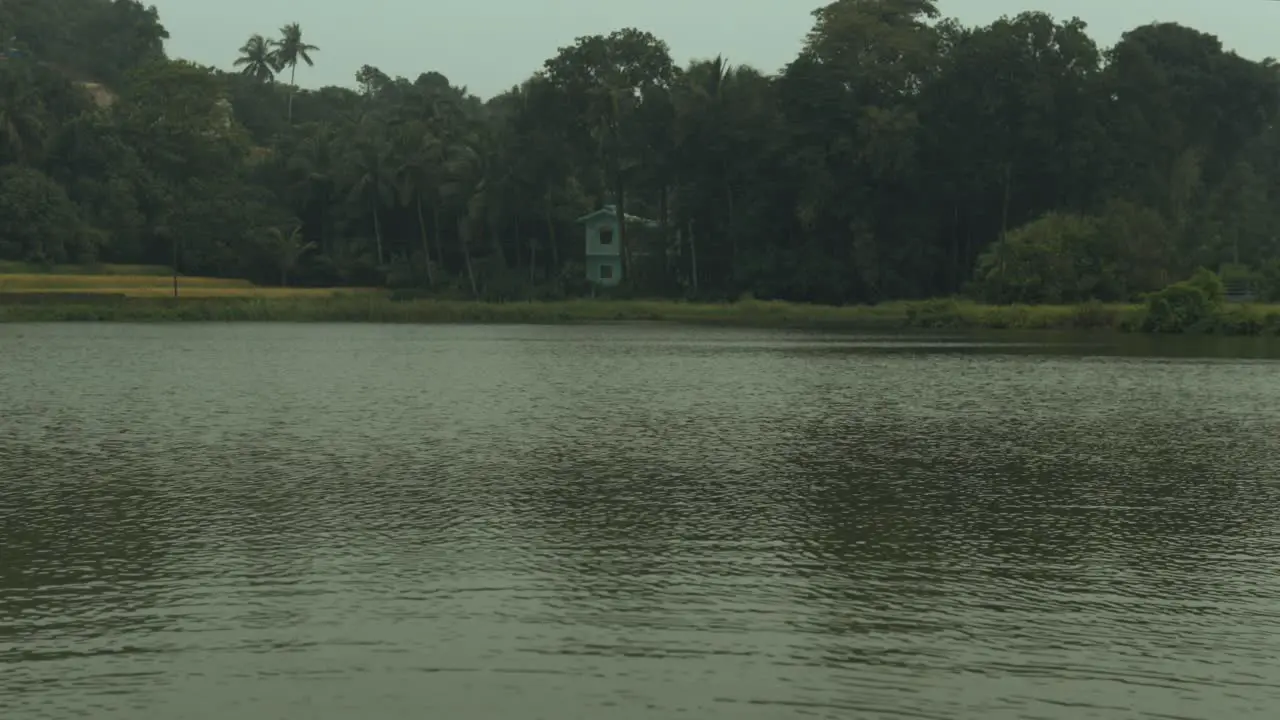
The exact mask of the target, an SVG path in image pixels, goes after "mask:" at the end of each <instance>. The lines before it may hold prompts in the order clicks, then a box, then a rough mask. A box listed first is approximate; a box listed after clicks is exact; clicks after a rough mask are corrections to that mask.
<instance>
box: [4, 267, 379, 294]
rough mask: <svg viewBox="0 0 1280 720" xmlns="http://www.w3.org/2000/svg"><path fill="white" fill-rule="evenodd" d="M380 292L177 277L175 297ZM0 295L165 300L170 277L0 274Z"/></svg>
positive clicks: (169, 291) (170, 280) (367, 289)
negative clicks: (152, 298)
mask: <svg viewBox="0 0 1280 720" xmlns="http://www.w3.org/2000/svg"><path fill="white" fill-rule="evenodd" d="M375 292H381V291H379V290H377V289H375V288H342V289H333V288H284V287H258V286H256V285H254V284H253V283H251V282H249V281H248V280H234V279H226V278H209V277H182V276H179V277H178V296H179V297H262V298H271V297H329V296H333V295H339V294H368V293H375ZM0 293H22V294H45V293H75V294H77V295H83V294H86V293H89V294H103V295H123V296H125V297H169V296H171V295H173V278H172V277H171V276H164V275H150V274H146V275H82V274H75V273H8V274H5V273H0Z"/></svg>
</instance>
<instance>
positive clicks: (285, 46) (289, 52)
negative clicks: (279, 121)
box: [272, 23, 320, 123]
mask: <svg viewBox="0 0 1280 720" xmlns="http://www.w3.org/2000/svg"><path fill="white" fill-rule="evenodd" d="M272 45H273V46H274V47H275V52H274V53H273V56H274V58H275V66H276V67H277V68H279V69H281V70H283V69H284V68H289V122H290V123H292V122H293V94H294V92H296V91H297V89H298V86H297V84H296V83H295V82H294V76H295V75H297V72H298V61H299V60H301V61H302V62H304V63H306V64H307V67H311V66H313V65H315V63H314V62H312V60H311V53H313V52H316V51H318V50H319V49H320V48H318V47H316V46H315V45H308V44H306V43H305V42H303V41H302V26H301V25H299V24H298V23H289V24H288V25H285V26H284V27H282V28H280V38H279V39H278V40H274V41H272Z"/></svg>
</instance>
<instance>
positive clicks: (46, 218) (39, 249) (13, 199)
mask: <svg viewBox="0 0 1280 720" xmlns="http://www.w3.org/2000/svg"><path fill="white" fill-rule="evenodd" d="M0 256H3V257H9V258H13V259H20V260H24V261H27V262H33V263H63V262H68V261H71V262H80V263H83V262H93V261H94V260H95V259H96V258H97V248H96V247H95V246H94V243H93V238H92V237H91V236H90V235H89V234H88V233H87V232H86V228H85V226H84V223H83V222H82V220H81V218H80V214H79V209H78V208H77V207H76V206H75V203H73V202H71V200H70V198H68V197H67V193H66V191H65V190H63V189H62V186H61V185H58V184H57V183H56V182H54V181H53V180H52V179H50V178H49V177H48V176H47V175H45V174H44V173H42V172H40V171H39V170H33V169H30V168H24V167H17V166H12V165H11V166H9V167H6V168H3V169H0Z"/></svg>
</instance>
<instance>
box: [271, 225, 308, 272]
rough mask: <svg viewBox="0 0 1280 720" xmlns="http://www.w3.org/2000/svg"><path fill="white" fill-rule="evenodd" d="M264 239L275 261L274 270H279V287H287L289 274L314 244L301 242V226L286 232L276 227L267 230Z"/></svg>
mask: <svg viewBox="0 0 1280 720" xmlns="http://www.w3.org/2000/svg"><path fill="white" fill-rule="evenodd" d="M264 239H265V241H266V246H267V251H268V252H269V253H270V255H271V257H272V259H273V260H275V263H276V268H277V269H279V270H280V287H288V286H289V273H290V272H292V271H293V270H294V269H295V268H297V267H298V260H300V259H301V258H302V256H303V255H305V254H306V252H307V251H308V250H311V249H312V248H314V247H315V246H316V244H315V243H313V242H303V240H302V226H301V225H295V226H294V227H293V229H292V230H290V231H288V232H285V231H283V230H281V229H280V228H278V227H273V228H268V229H267V231H266V234H265V238H264Z"/></svg>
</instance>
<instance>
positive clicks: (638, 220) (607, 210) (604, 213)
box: [575, 205, 658, 227]
mask: <svg viewBox="0 0 1280 720" xmlns="http://www.w3.org/2000/svg"><path fill="white" fill-rule="evenodd" d="M617 212H618V206H617V205H605V206H604V207H601V208H600V209H599V210H596V211H594V212H589V213H587V214H586V215H583V216H582V217H580V218H578V219H577V220H576V221H575V222H580V223H582V222H587V221H589V220H594V219H596V218H598V217H613V216H614V215H616V214H617ZM624 215H625V217H626V218H627V222H628V223H632V224H636V225H647V226H649V227H657V226H658V223H657V222H655V221H653V220H650V219H648V218H642V217H640V216H638V215H632V214H631V213H624Z"/></svg>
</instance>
